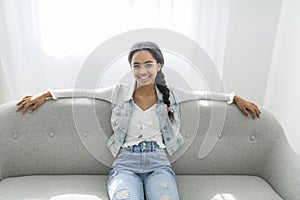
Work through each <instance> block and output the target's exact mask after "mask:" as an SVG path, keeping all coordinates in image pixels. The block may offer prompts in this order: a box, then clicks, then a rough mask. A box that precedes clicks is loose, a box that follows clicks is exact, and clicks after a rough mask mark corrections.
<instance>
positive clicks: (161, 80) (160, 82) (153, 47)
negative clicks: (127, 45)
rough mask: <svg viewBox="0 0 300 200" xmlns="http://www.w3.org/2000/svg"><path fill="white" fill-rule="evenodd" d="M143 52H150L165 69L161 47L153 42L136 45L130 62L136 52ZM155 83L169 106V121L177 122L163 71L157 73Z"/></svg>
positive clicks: (132, 50)
mask: <svg viewBox="0 0 300 200" xmlns="http://www.w3.org/2000/svg"><path fill="white" fill-rule="evenodd" d="M142 50H147V51H149V52H150V53H151V54H152V56H153V57H154V58H155V60H156V61H157V63H159V64H160V65H161V68H162V67H163V65H164V56H163V54H162V52H161V50H160V48H159V46H158V45H157V44H155V43H153V42H138V43H136V44H134V45H133V46H132V48H131V50H130V52H129V55H128V62H129V63H130V64H131V60H132V57H133V55H134V54H135V53H136V52H138V51H142ZM155 83H156V86H157V88H158V90H159V91H160V92H161V93H162V95H163V102H164V103H165V104H166V105H167V111H168V116H169V119H170V120H171V122H174V121H175V118H174V113H173V111H171V109H170V100H169V97H170V90H169V88H168V87H167V85H166V80H165V75H164V74H163V73H162V71H161V70H160V71H159V72H157V76H156V78H155Z"/></svg>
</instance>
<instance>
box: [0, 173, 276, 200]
mask: <svg viewBox="0 0 300 200" xmlns="http://www.w3.org/2000/svg"><path fill="white" fill-rule="evenodd" d="M176 179H177V183H178V187H179V193H180V199H181V200H198V199H199V200H266V199H272V200H282V198H281V197H280V196H279V195H278V194H277V193H276V192H275V191H274V190H273V189H272V187H271V186H270V185H269V184H268V183H267V182H266V181H264V180H263V179H261V178H259V177H256V176H237V175H230V176H229V175H226V176H221V175H177V177H176ZM106 187H107V176H106V175H40V176H23V177H12V178H6V179H4V180H2V181H1V182H0V194H1V199H5V200H107V199H108V197H107V192H106Z"/></svg>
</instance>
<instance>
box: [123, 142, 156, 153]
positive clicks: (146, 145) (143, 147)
mask: <svg viewBox="0 0 300 200" xmlns="http://www.w3.org/2000/svg"><path fill="white" fill-rule="evenodd" d="M122 149H123V150H125V151H129V152H132V153H142V152H144V153H147V152H153V151H155V150H157V149H160V147H159V146H158V144H157V143H156V142H153V141H142V142H140V143H139V144H138V145H133V146H128V147H122Z"/></svg>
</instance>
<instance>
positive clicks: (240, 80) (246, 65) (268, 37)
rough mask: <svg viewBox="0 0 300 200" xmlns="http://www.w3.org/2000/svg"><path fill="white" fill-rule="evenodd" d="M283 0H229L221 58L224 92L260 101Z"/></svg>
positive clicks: (265, 82)
mask: <svg viewBox="0 0 300 200" xmlns="http://www.w3.org/2000/svg"><path fill="white" fill-rule="evenodd" d="M281 2H282V0H263V1H261V0H243V1H241V0H231V1H230V5H229V12H228V27H227V39H226V44H225V55H224V61H223V67H224V68H223V82H224V87H225V91H227V92H231V91H235V92H236V93H237V94H239V95H241V96H243V97H245V98H247V99H249V100H252V101H254V102H256V103H257V104H259V105H262V104H263V101H264V95H265V90H266V86H267V81H268V76H269V69H270V66H271V58H272V52H273V45H274V41H275V36H276V31H277V25H278V20H279V16H280V8H281Z"/></svg>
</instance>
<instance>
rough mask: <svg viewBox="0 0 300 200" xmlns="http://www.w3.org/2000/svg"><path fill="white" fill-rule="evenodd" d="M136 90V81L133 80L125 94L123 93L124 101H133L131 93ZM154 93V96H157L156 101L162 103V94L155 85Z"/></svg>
mask: <svg viewBox="0 0 300 200" xmlns="http://www.w3.org/2000/svg"><path fill="white" fill-rule="evenodd" d="M135 88H136V80H133V81H132V82H131V83H130V84H129V86H128V89H127V92H126V93H125V96H124V100H125V101H132V100H133V93H134V91H135ZM155 91H156V96H157V101H158V102H161V101H162V93H161V92H160V91H159V89H158V88H157V85H156V84H155Z"/></svg>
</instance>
